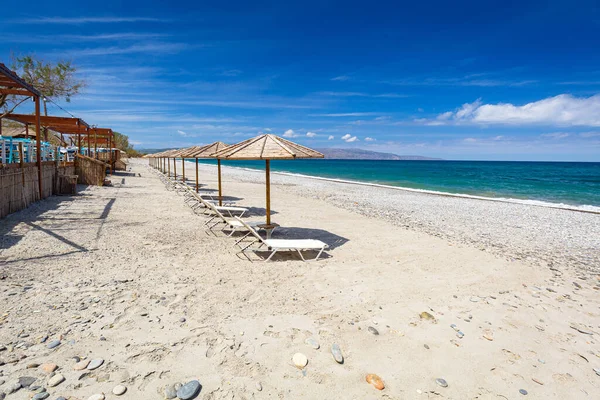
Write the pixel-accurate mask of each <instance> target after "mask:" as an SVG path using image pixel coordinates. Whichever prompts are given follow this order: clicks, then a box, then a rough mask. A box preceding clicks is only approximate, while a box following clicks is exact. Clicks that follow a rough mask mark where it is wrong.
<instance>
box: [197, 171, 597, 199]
mask: <svg viewBox="0 0 600 400" xmlns="http://www.w3.org/2000/svg"><path fill="white" fill-rule="evenodd" d="M190 161H193V160H190ZM200 162H202V163H210V164H214V163H216V161H214V160H200ZM223 165H227V166H233V167H241V168H251V169H259V170H264V168H265V163H264V161H223ZM271 170H272V171H278V172H287V173H292V174H300V175H309V176H318V177H324V178H333V179H341V180H349V181H356V182H366V183H376V184H381V185H389V186H397V187H404V188H411V189H421V190H428V191H436V192H444V193H452V194H464V195H473V196H483V197H492V198H504V199H514V200H520V201H527V202H544V203H552V204H554V205H560V206H565V205H567V206H576V207H578V208H582V209H589V210H593V211H600V163H577V162H516V161H515V162H512V161H387V160H385V161H383V160H381V161H371V160H327V159H323V160H290V161H287V160H285V161H284V160H281V161H278V160H274V161H271Z"/></svg>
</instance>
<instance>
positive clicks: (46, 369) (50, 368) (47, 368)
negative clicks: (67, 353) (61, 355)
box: [40, 363, 58, 374]
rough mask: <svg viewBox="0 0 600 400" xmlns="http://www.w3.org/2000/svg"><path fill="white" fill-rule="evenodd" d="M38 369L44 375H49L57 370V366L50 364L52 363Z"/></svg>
mask: <svg viewBox="0 0 600 400" xmlns="http://www.w3.org/2000/svg"><path fill="white" fill-rule="evenodd" d="M40 368H41V369H42V371H44V372H45V373H47V374H49V373H52V372H54V371H56V369H57V368H58V365H56V364H52V363H45V364H42V365H40Z"/></svg>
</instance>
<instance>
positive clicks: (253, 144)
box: [213, 134, 324, 226]
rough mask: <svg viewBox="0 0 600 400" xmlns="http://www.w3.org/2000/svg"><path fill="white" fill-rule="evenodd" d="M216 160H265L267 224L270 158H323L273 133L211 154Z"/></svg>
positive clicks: (269, 223)
mask: <svg viewBox="0 0 600 400" xmlns="http://www.w3.org/2000/svg"><path fill="white" fill-rule="evenodd" d="M213 157H215V158H217V159H218V160H265V162H266V168H265V170H266V187H267V192H266V198H267V206H266V209H267V225H268V226H269V225H271V160H296V159H298V158H323V157H324V155H323V154H321V153H319V152H318V151H315V150H312V149H309V148H308V147H304V146H301V145H299V144H297V143H294V142H290V141H289V140H286V139H283V138H280V137H278V136H275V135H268V134H267V135H260V136H257V137H254V138H252V139H248V140H245V141H243V142H240V143H238V144H234V145H233V146H230V147H228V148H226V149H225V150H222V151H219V152H217V153H215V154H213Z"/></svg>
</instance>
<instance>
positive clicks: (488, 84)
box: [379, 76, 538, 87]
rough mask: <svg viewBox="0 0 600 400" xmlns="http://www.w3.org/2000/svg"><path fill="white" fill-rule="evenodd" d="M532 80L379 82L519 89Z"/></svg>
mask: <svg viewBox="0 0 600 400" xmlns="http://www.w3.org/2000/svg"><path fill="white" fill-rule="evenodd" d="M537 82H538V81H536V80H532V79H521V80H508V79H492V78H490V79H474V78H473V77H472V76H466V77H458V78H430V77H427V78H406V79H393V80H385V81H379V83H386V84H389V85H395V86H479V87H498V86H509V87H519V86H527V85H532V84H534V83H537Z"/></svg>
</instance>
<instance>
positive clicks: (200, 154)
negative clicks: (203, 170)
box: [189, 142, 230, 158]
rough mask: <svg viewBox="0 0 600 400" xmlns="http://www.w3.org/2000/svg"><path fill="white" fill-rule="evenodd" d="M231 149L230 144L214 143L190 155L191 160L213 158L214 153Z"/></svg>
mask: <svg viewBox="0 0 600 400" xmlns="http://www.w3.org/2000/svg"><path fill="white" fill-rule="evenodd" d="M228 147H230V146H229V145H228V144H225V143H223V142H214V143H211V144H207V145H206V146H202V147H201V148H200V149H198V150H197V151H195V152H193V153H192V154H190V155H189V157H191V158H212V155H213V154H214V153H217V152H219V151H222V150H225V149H226V148H228Z"/></svg>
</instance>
